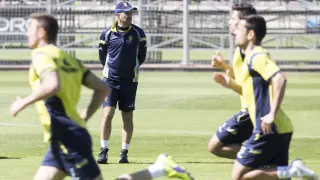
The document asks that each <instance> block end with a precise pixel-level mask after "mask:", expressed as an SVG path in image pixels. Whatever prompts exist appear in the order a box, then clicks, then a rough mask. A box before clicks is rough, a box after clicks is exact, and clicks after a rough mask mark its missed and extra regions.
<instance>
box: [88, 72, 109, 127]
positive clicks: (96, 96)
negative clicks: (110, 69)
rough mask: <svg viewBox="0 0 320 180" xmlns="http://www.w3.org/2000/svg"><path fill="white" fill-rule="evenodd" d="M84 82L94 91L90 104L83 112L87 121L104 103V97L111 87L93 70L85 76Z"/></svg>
mask: <svg viewBox="0 0 320 180" xmlns="http://www.w3.org/2000/svg"><path fill="white" fill-rule="evenodd" d="M83 84H84V85H85V86H86V87H88V88H89V89H92V90H93V91H94V92H93V95H92V97H91V101H90V103H89V106H88V108H87V109H86V110H85V112H84V114H83V118H84V119H85V120H86V121H87V120H88V119H90V117H91V116H92V115H93V114H94V113H95V112H96V110H97V109H98V108H99V107H100V105H101V104H102V103H103V101H104V98H105V97H106V96H107V95H108V92H109V87H108V85H107V83H105V82H103V81H101V80H100V79H99V78H98V77H97V76H96V75H94V74H93V73H91V72H90V73H89V74H88V75H87V76H86V77H85V79H84V81H83Z"/></svg>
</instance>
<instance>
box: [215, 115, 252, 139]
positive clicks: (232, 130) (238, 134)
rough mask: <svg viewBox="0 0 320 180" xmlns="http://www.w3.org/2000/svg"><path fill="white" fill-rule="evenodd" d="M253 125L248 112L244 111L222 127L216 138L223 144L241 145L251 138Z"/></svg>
mask: <svg viewBox="0 0 320 180" xmlns="http://www.w3.org/2000/svg"><path fill="white" fill-rule="evenodd" d="M252 132H253V125H252V122H251V120H250V116H249V113H248V111H247V110H242V111H240V112H238V113H237V114H235V115H234V116H232V117H231V118H230V119H229V120H227V121H226V122H225V123H224V124H223V125H222V126H220V127H219V128H218V130H217V132H216V136H217V137H218V139H219V140H220V142H221V143H223V144H241V143H243V142H244V141H246V140H247V139H249V137H250V136H251V134H252Z"/></svg>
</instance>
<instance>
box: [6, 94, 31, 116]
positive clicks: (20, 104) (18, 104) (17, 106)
mask: <svg viewBox="0 0 320 180" xmlns="http://www.w3.org/2000/svg"><path fill="white" fill-rule="evenodd" d="M26 105H27V103H26V102H25V100H24V99H22V98H20V97H17V99H16V101H15V102H13V103H12V104H11V107H10V113H11V115H12V116H14V117H15V116H17V114H18V113H19V112H20V111H21V110H22V109H24V108H25V107H26Z"/></svg>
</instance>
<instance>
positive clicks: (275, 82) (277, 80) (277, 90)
mask: <svg viewBox="0 0 320 180" xmlns="http://www.w3.org/2000/svg"><path fill="white" fill-rule="evenodd" d="M271 82H272V87H273V97H274V99H273V102H272V104H271V108H270V113H273V114H277V112H278V111H279V109H280V106H281V103H282V100H283V98H284V94H285V89H286V84H287V80H286V77H285V75H284V74H283V73H282V72H280V73H278V74H277V75H276V76H274V77H273V78H272V79H271Z"/></svg>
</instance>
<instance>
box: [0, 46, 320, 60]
mask: <svg viewBox="0 0 320 180" xmlns="http://www.w3.org/2000/svg"><path fill="white" fill-rule="evenodd" d="M30 52H31V50H0V54H1V56H0V61H5V60H27V59H30ZM215 52H216V50H191V51H190V60H210V59H211V57H212V55H214V54H215ZM269 52H270V53H271V55H272V56H273V57H274V58H275V59H276V60H277V61H282V60H289V61H290V60H291V61H320V51H319V50H301V49H300V50H290V49H289V50H285V49H279V50H275V49H270V50H269ZM221 53H222V54H223V56H224V57H225V59H229V58H230V56H229V50H222V51H221ZM76 57H77V58H79V59H81V60H94V61H99V56H98V50H97V49H92V50H77V51H76ZM182 59H183V51H182V49H181V50H179V49H178V50H162V60H163V61H168V60H177V61H181V60H182Z"/></svg>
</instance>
